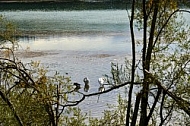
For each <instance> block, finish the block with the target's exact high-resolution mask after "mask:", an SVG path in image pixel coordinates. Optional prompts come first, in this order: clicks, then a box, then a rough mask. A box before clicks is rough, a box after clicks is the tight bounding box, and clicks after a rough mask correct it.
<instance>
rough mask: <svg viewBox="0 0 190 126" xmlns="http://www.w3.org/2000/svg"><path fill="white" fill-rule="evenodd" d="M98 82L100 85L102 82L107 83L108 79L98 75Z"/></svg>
mask: <svg viewBox="0 0 190 126" xmlns="http://www.w3.org/2000/svg"><path fill="white" fill-rule="evenodd" d="M98 83H99V84H100V86H101V85H104V84H107V83H108V81H107V78H106V77H100V78H98Z"/></svg>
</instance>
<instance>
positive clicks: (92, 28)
mask: <svg viewBox="0 0 190 126" xmlns="http://www.w3.org/2000/svg"><path fill="white" fill-rule="evenodd" d="M0 14H3V15H4V16H5V17H6V18H7V19H9V20H11V21H13V22H14V23H15V24H16V26H17V27H18V30H19V31H20V32H21V35H23V37H21V38H20V39H19V44H20V49H21V50H22V49H23V50H25V49H26V48H28V49H30V50H31V51H42V52H46V53H53V54H51V55H44V56H39V57H32V58H31V57H21V58H22V59H23V61H24V62H29V61H31V60H34V61H35V60H40V61H41V63H42V64H43V65H44V66H49V68H48V69H49V70H50V71H51V72H55V71H59V72H60V73H61V74H65V73H68V75H69V76H71V79H72V81H73V82H79V83H83V82H82V81H83V78H84V77H88V78H89V79H90V90H89V93H92V92H97V91H98V86H99V84H98V81H97V80H98V78H99V77H101V76H102V75H104V74H108V75H109V74H110V64H111V62H115V63H119V64H123V63H124V59H125V57H128V58H130V52H131V50H130V48H131V45H130V34H129V22H128V18H127V17H128V15H127V12H126V11H125V10H101V11H100V10H95V11H93V10H91V11H46V12H45V11H4V12H0ZM139 36H140V35H139ZM119 92H121V93H123V92H124V88H122V89H121V90H115V91H112V92H110V93H108V94H104V95H101V96H100V100H99V102H98V103H97V97H90V98H87V99H86V100H85V101H84V102H82V103H81V104H79V106H80V107H81V108H82V110H83V111H84V112H89V111H91V115H92V116H96V117H98V116H100V115H101V113H102V112H103V110H104V109H105V108H106V104H107V103H116V100H117V95H118V93H119Z"/></svg>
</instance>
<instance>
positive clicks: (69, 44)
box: [19, 35, 130, 52]
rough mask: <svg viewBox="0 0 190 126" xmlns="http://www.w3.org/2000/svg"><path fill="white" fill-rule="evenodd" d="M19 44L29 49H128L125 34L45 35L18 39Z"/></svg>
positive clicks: (127, 50)
mask: <svg viewBox="0 0 190 126" xmlns="http://www.w3.org/2000/svg"><path fill="white" fill-rule="evenodd" d="M128 41H129V40H128ZM19 44H20V45H21V47H22V48H23V49H26V48H27V47H30V49H31V50H80V51H125V52H129V51H130V44H129V42H127V40H126V36H92V35H91V36H88V35H87V36H56V37H50V36H47V37H37V38H34V39H26V38H25V39H20V42H19Z"/></svg>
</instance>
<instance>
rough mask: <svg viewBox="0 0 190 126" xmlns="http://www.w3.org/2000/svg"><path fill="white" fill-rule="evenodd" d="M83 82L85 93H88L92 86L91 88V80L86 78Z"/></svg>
mask: <svg viewBox="0 0 190 126" xmlns="http://www.w3.org/2000/svg"><path fill="white" fill-rule="evenodd" d="M83 82H84V91H85V92H88V90H89V88H90V86H89V83H90V80H89V79H88V78H87V77H85V78H84V79H83Z"/></svg>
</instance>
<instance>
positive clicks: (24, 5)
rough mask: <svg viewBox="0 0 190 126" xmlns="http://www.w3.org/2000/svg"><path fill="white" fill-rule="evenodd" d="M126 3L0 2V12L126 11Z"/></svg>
mask: <svg viewBox="0 0 190 126" xmlns="http://www.w3.org/2000/svg"><path fill="white" fill-rule="evenodd" d="M128 4H129V3H128V2H124V1H120V2H116V1H115V2H114V1H112V2H110V1H107V2H83V1H75V2H63V1H62V2H61V1H59V2H50V1H43V2H31V1H30V3H28V2H18V1H17V2H1V4H0V11H6V10H94V9H126V6H127V5H128Z"/></svg>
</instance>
